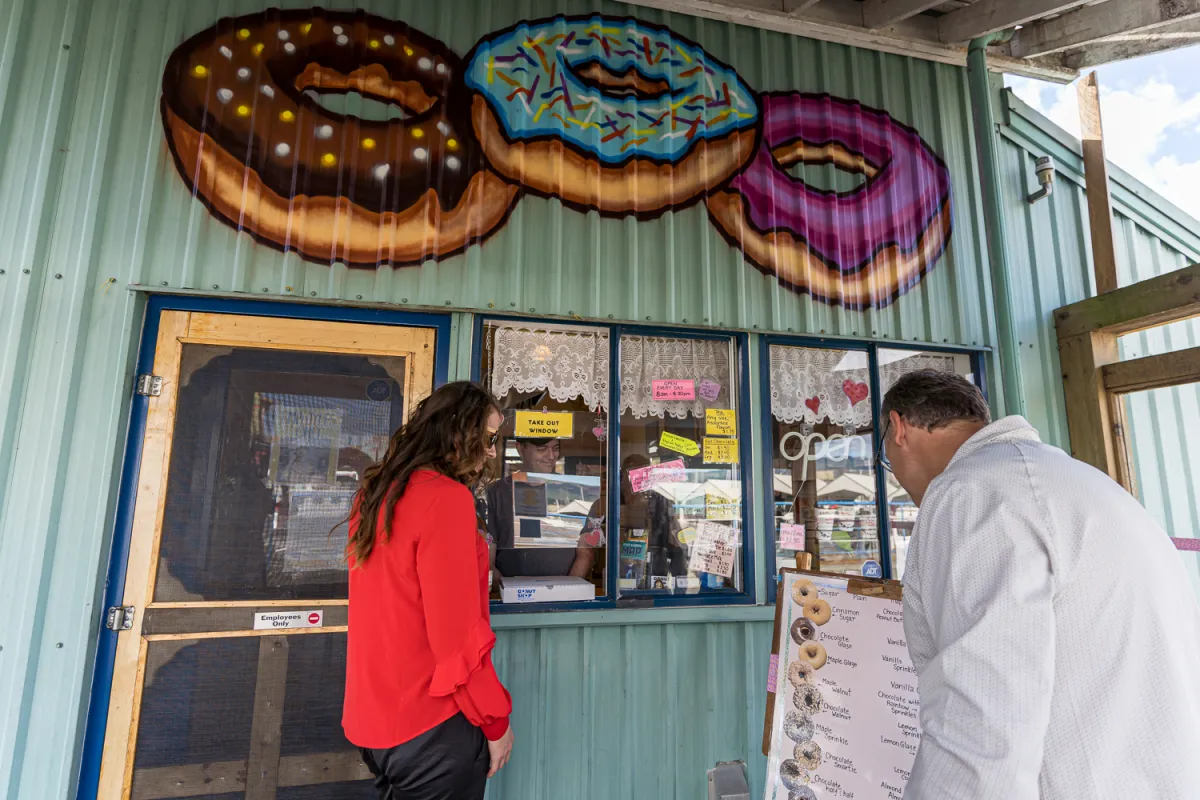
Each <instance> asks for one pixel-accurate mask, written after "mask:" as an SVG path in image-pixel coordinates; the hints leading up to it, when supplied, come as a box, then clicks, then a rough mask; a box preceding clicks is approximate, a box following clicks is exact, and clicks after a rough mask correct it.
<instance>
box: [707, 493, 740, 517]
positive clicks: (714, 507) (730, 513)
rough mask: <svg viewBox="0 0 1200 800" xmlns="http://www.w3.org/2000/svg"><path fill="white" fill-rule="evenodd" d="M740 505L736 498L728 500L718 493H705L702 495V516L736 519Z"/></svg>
mask: <svg viewBox="0 0 1200 800" xmlns="http://www.w3.org/2000/svg"><path fill="white" fill-rule="evenodd" d="M740 505H741V504H740V503H738V502H737V501H736V500H730V499H729V498H728V497H722V496H721V495H719V494H706V495H704V518H705V519H737V518H738V517H739V516H740V514H739V510H740Z"/></svg>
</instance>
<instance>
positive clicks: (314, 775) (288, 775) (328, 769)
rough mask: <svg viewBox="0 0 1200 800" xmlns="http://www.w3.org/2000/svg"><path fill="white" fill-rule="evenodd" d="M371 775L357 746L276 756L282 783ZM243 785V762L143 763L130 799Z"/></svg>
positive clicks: (163, 799) (154, 799) (155, 799)
mask: <svg viewBox="0 0 1200 800" xmlns="http://www.w3.org/2000/svg"><path fill="white" fill-rule="evenodd" d="M370 777H371V771H370V770H369V769H367V765H366V764H364V763H363V760H362V757H361V756H360V755H359V754H358V752H357V751H356V750H344V751H342V752H340V753H312V754H305V755H300V756H285V757H284V758H281V759H280V760H279V785H280V786H281V787H295V786H317V785H320V784H325V783H344V782H348V781H362V780H367V779H368V778H370ZM245 788H246V762H245V760H242V761H214V762H212V763H209V764H183V765H180V766H171V767H142V768H141V769H137V770H135V771H134V773H133V793H132V794H131V795H130V798H131V800H170V799H171V798H181V797H195V796H197V795H207V794H217V795H224V794H227V793H228V794H233V793H235V792H241V791H243V790H244V789H245Z"/></svg>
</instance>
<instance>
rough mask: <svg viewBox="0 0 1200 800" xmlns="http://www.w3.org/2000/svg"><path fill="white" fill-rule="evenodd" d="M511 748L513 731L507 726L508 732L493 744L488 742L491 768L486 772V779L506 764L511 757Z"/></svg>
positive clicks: (510, 726)
mask: <svg viewBox="0 0 1200 800" xmlns="http://www.w3.org/2000/svg"><path fill="white" fill-rule="evenodd" d="M512 746H513V730H512V725H509V726H508V730H506V731H505V732H504V735H503V736H501V737H500V738H499V739H497V740H496V741H494V742H488V754H489V755H490V756H491V757H492V766H491V769H489V770H488V777H489V778H490V777H492V776H493V775H495V774H496V773H497V772H499V771H500V770H501V769H503V768H504V765H505V764H507V763H508V759H509V758H510V757H511V756H512Z"/></svg>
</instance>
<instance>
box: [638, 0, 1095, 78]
mask: <svg viewBox="0 0 1200 800" xmlns="http://www.w3.org/2000/svg"><path fill="white" fill-rule="evenodd" d="M631 3H632V4H633V5H636V6H642V7H644V8H655V9H659V10H661V11H669V12H671V13H673V14H688V15H690V16H693V17H704V18H706V19H715V20H720V21H722V22H733V23H736V24H738V25H748V26H751V27H755V28H762V29H763V30H771V31H779V32H781V33H787V34H791V35H793V36H805V37H808V38H810V39H818V40H820V41H825V42H833V43H835V44H843V45H847V46H850V47H862V48H865V49H868V50H876V51H878V52H881V53H894V54H896V55H901V56H908V57H911V58H920V59H924V60H926V61H935V62H938V63H941V64H952V65H954V66H959V67H961V66H965V65H966V63H967V50H966V48H965V47H957V46H952V45H946V44H943V43H942V42H941V41H939V40H938V36H937V20H936V19H934V18H933V17H923V16H916V17H911V18H909V19H906V20H904V21H902V22H899V23H897V24H896V25H893V26H890V27H888V28H885V29H880V30H868V29H867V28H864V27H863V24H862V4H861V3H859V2H858V1H857V0H822V2H821V3H819V4H817V5H815V6H813V7H812V8H809V9H807V10H805V11H804V12H803V13H802V14H797V15H793V14H785V13H784V12H783V5H782V3H781V1H780V0H631ZM988 68H989V69H991V70H992V71H993V72H1005V73H1010V74H1012V75H1021V76H1023V77H1026V78H1037V79H1038V80H1043V81H1052V82H1054V83H1070V82H1071V81H1073V80H1075V79H1076V78H1077V77H1079V73H1078V72H1077V71H1075V70H1069V69H1064V68H1062V67H1061V66H1059V64H1058V63H1057V60H1056V59H1041V60H1037V61H1020V60H1017V59H1013V58H1009V57H1007V56H1005V55H1004V54H997V55H994V56H993V55H990V54H989V56H988Z"/></svg>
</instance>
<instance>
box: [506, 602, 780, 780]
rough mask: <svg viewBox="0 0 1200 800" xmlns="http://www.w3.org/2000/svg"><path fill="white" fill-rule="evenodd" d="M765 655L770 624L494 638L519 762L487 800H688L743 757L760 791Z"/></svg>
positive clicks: (524, 632)
mask: <svg viewBox="0 0 1200 800" xmlns="http://www.w3.org/2000/svg"><path fill="white" fill-rule="evenodd" d="M770 649H771V623H770V622H748V623H691V624H669V623H668V624H662V625H657V624H646V625H628V626H615V625H614V626H607V625H606V626H598V627H584V628H541V629H520V630H505V631H501V632H500V633H499V642H498V644H497V647H496V651H495V654H494V660H495V663H496V669H497V670H498V672H499V673H500V677H501V680H503V681H504V683H505V685H506V686H507V687H508V688H509V691H510V692H511V693H512V696H513V702H514V711H513V718H512V719H513V729H514V732H515V734H516V745H515V749H514V753H516V754H517V755H516V757H515V758H514V759H513V761H512V762H511V764H510V765H509V767H508V768H506V769H505V770H504V771H503V772H501V773H500V775H499V776H497V778H495V779H494V780H493V781H492V782H491V783H490V785H489V787H488V797H489V798H491V799H492V800H496V799H497V798H510V797H521V798H534V797H553V798H556V800H592V799H593V798H601V797H604V798H609V797H612V798H618V797H619V798H623V799H624V798H629V799H630V800H668V798H678V800H692V798H696V797H703V796H705V792H706V791H707V790H706V788H705V786H706V781H705V772H706V771H707V770H708V769H711V768H712V767H713V766H714V765H715V764H716V763H717V762H718V761H735V760H742V759H745V760H746V762H747V773H748V778H749V781H750V786H751V791H752V794H754V795H755V796H757V795H758V794H761V792H762V787H763V779H764V776H765V770H766V759H765V758H764V757H763V756H762V754H761V753H760V752H759V750H760V745H761V740H762V714H763V709H764V708H765V706H766V685H765V676H766V672H767V661H768V657H769V655H770Z"/></svg>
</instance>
